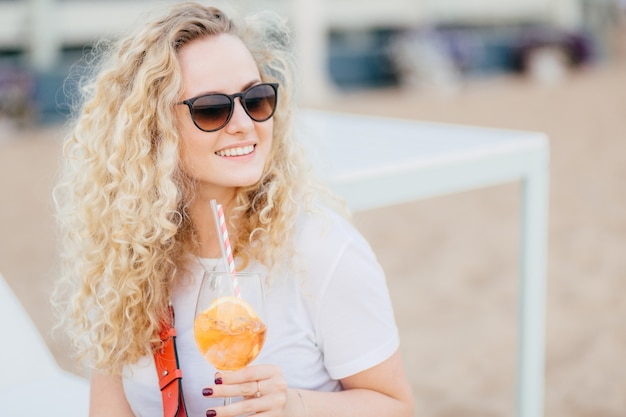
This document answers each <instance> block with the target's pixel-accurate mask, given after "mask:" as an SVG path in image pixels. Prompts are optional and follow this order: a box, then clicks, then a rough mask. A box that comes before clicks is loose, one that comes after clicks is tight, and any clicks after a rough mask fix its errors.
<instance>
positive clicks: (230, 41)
mask: <svg viewBox="0 0 626 417" xmlns="http://www.w3.org/2000/svg"><path fill="white" fill-rule="evenodd" d="M178 60H179V63H180V68H181V75H182V79H183V83H184V90H185V97H191V96H194V95H197V94H202V93H210V92H225V93H233V92H238V91H241V89H242V88H243V87H244V86H246V85H249V84H250V82H252V81H260V78H261V77H260V74H259V70H258V68H257V64H256V62H255V61H254V58H253V57H252V54H251V53H250V51H249V50H248V48H247V47H246V46H245V44H244V43H243V42H242V41H241V39H239V38H238V37H236V36H233V35H229V34H220V35H213V36H207V37H204V38H200V39H196V40H194V41H192V42H189V43H188V44H186V45H184V46H183V47H182V48H180V50H179V51H178Z"/></svg>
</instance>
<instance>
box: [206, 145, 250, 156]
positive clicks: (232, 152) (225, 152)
mask: <svg viewBox="0 0 626 417" xmlns="http://www.w3.org/2000/svg"><path fill="white" fill-rule="evenodd" d="M253 151H254V145H248V146H238V147H236V148H228V149H222V150H219V151H217V152H215V154H216V155H217V156H243V155H248V154H250V153H252V152H253Z"/></svg>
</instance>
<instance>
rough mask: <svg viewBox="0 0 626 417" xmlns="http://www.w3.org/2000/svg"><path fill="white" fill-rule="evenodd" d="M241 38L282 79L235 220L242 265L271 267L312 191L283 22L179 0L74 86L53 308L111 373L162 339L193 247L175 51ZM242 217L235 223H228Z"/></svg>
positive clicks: (88, 354)
mask: <svg viewBox="0 0 626 417" xmlns="http://www.w3.org/2000/svg"><path fill="white" fill-rule="evenodd" d="M221 33H229V34H233V35H236V36H238V37H239V38H241V39H242V40H243V42H244V43H245V44H246V46H247V47H248V48H249V50H250V52H251V53H252V55H253V57H254V59H255V60H256V62H257V64H258V67H259V71H260V73H261V75H262V78H263V81H264V82H278V83H280V86H281V87H280V99H279V100H278V108H277V110H276V113H275V115H274V120H275V122H274V131H273V135H274V136H273V146H272V151H271V154H270V156H269V159H268V163H267V166H266V167H265V170H264V172H263V174H262V177H261V179H260V180H259V182H258V183H257V184H255V185H253V186H250V187H247V188H243V189H239V190H238V192H237V195H236V204H235V208H234V209H233V210H232V211H231V213H230V218H229V224H230V231H231V241H232V245H233V248H234V253H235V255H236V257H237V258H238V259H239V261H240V262H244V263H246V262H247V261H248V260H250V259H256V260H259V261H261V262H263V263H265V264H266V265H268V266H271V265H273V264H275V263H277V262H280V261H281V259H284V258H285V257H286V256H287V257H288V256H289V254H288V253H287V252H286V251H288V250H289V248H288V246H289V245H285V244H284V242H286V241H288V239H289V237H290V233H291V231H292V230H293V226H294V224H295V221H296V217H297V216H298V213H299V211H300V206H302V205H304V206H309V205H310V203H311V202H312V200H313V198H314V197H313V191H312V190H314V189H317V188H316V187H315V186H314V183H313V181H312V180H311V179H310V178H311V176H310V168H309V167H308V166H307V164H305V163H304V156H303V151H302V149H301V148H300V146H299V145H298V144H297V142H296V140H295V138H294V127H293V124H294V123H293V120H292V119H293V114H292V109H293V107H294V105H295V103H294V99H293V91H294V85H293V72H294V71H293V63H292V58H291V53H290V41H289V37H288V31H287V30H286V29H285V25H284V22H280V21H279V19H277V18H271V19H267V18H265V17H258V16H257V17H256V18H253V19H247V20H246V21H245V22H241V23H239V22H237V23H235V22H234V21H233V20H231V19H229V18H228V17H227V16H225V15H224V13H222V12H221V11H220V10H218V9H216V8H212V7H205V6H201V5H199V4H196V3H183V4H178V5H176V6H174V7H173V8H172V9H171V10H170V12H169V14H167V15H166V16H164V17H162V18H158V19H155V20H154V21H152V22H151V23H148V24H147V25H146V26H144V27H143V29H141V30H139V31H138V33H131V34H129V35H128V36H126V37H124V38H123V39H121V40H118V41H116V42H110V43H106V44H101V45H98V47H97V48H96V51H97V52H96V54H95V55H94V56H98V57H101V58H99V59H98V61H97V62H98V64H97V65H95V66H94V67H95V72H94V74H95V75H94V76H93V77H91V78H90V80H89V81H88V82H87V83H83V85H82V88H81V96H82V97H81V100H80V102H79V106H78V107H77V108H76V110H75V114H76V117H75V120H74V121H73V123H72V129H71V133H70V134H69V137H68V139H67V141H66V142H65V144H64V157H65V158H64V162H65V164H64V169H63V175H62V177H61V179H60V181H59V183H58V184H57V187H56V189H55V201H56V204H57V215H58V223H59V225H60V232H61V243H62V251H61V258H62V265H63V272H62V277H61V279H60V280H59V285H58V286H57V291H56V293H55V297H54V299H55V303H56V304H57V306H58V307H60V308H61V310H62V316H63V317H62V325H63V327H64V328H65V329H67V330H68V332H69V335H70V338H71V340H72V342H73V345H74V347H75V349H76V352H77V357H78V359H80V360H88V362H89V364H90V366H92V367H94V368H97V369H100V370H102V371H105V372H110V373H119V372H121V370H122V367H123V366H124V365H126V364H130V363H133V362H135V361H137V360H138V359H139V358H140V357H142V356H144V355H146V354H148V353H150V352H151V349H152V346H155V344H158V342H159V338H158V329H159V325H160V322H161V318H162V317H164V315H165V312H166V308H167V307H166V306H167V304H168V300H169V298H170V292H171V288H172V285H173V283H174V280H175V279H176V277H177V271H179V270H181V269H182V268H183V267H184V258H185V256H186V254H187V253H189V252H190V251H193V250H194V248H195V239H194V235H195V233H194V227H193V224H192V223H191V220H190V218H189V216H188V214H187V208H188V206H189V203H190V200H191V199H192V198H193V195H194V183H193V181H192V180H191V179H190V178H189V177H188V176H186V175H185V174H184V172H183V170H182V167H181V160H180V156H179V146H180V140H181V138H180V135H179V132H178V130H177V123H176V119H175V116H174V111H173V106H174V104H175V103H177V102H178V101H180V99H181V95H182V93H183V84H182V79H181V75H180V67H179V64H178V60H177V51H178V50H179V49H180V48H181V47H182V46H184V45H185V44H187V43H189V42H191V41H193V40H195V39H198V38H202V37H206V36H213V35H217V34H221ZM235 225H236V227H235Z"/></svg>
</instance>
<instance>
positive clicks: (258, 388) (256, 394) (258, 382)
mask: <svg viewBox="0 0 626 417" xmlns="http://www.w3.org/2000/svg"><path fill="white" fill-rule="evenodd" d="M260 396H261V381H258V380H257V381H256V392H255V393H254V397H255V398H259V397H260Z"/></svg>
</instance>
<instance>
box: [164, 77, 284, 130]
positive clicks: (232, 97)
mask: <svg viewBox="0 0 626 417" xmlns="http://www.w3.org/2000/svg"><path fill="white" fill-rule="evenodd" d="M268 85H269V86H270V87H272V89H273V90H274V107H273V108H272V112H271V113H270V115H269V116H267V117H266V118H262V119H257V118H255V117H254V116H252V115H251V114H250V112H249V111H248V107H247V106H246V100H245V97H246V94H248V92H250V90H253V89H254V88H258V87H259V86H268ZM278 86H279V84H278V83H261V84H255V85H253V86H251V87H249V88H247V89H246V90H245V91H242V92H240V93H235V94H224V93H210V94H203V95H201V96H196V97H192V98H190V99H187V100H184V101H181V102H179V103H176V104H177V105H181V104H184V105H186V106H187V108H189V114H190V116H191V120H192V121H193V124H194V125H196V127H197V128H198V129H200V130H202V131H203V132H217V131H218V130H220V129H223V128H224V127H225V126H226V125H227V124H228V122H230V119H231V118H232V117H233V113H234V111H235V99H236V98H237V97H239V101H240V102H241V107H243V110H244V111H245V112H246V114H247V115H248V117H250V118H251V119H252V120H254V121H255V122H265V121H266V120H269V119H271V118H272V116H274V113H275V112H276V107H278ZM208 96H223V97H227V98H228V100H229V101H230V111H229V112H228V117H227V118H226V121H224V123H222V124H221V125H220V126H219V127H217V128H215V129H204V128H202V127H200V125H199V124H198V122H196V119H195V117H194V112H193V103H195V102H196V101H197V100H199V99H201V98H204V97H208Z"/></svg>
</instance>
